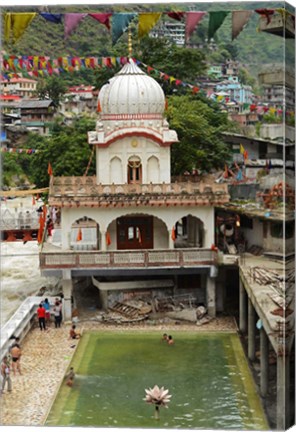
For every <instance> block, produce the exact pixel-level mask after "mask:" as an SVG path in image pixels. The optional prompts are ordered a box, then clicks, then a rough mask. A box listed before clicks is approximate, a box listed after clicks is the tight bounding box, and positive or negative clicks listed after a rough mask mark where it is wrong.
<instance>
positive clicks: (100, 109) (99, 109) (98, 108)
mask: <svg viewBox="0 0 296 432" xmlns="http://www.w3.org/2000/svg"><path fill="white" fill-rule="evenodd" d="M101 111H102V108H101V104H100V99H98V106H97V112H101Z"/></svg>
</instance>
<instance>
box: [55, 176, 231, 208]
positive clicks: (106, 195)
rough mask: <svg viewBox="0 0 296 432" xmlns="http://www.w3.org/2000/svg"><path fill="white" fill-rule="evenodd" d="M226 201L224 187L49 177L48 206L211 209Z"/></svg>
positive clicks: (226, 193)
mask: <svg viewBox="0 0 296 432" xmlns="http://www.w3.org/2000/svg"><path fill="white" fill-rule="evenodd" d="M228 201H229V195H228V189H227V184H223V183H222V184H217V183H211V184H207V183H192V182H184V183H161V184H153V183H149V184H127V183H125V184H120V185H117V184H110V185H102V184H97V183H96V177H87V176H85V177H52V178H51V182H50V190H49V204H50V205H52V206H62V207H75V206H77V207H79V206H83V207H94V206H99V207H108V206H110V205H111V206H121V207H122V206H125V205H128V206H130V205H134V206H137V205H150V206H153V205H157V206H161V205H166V206H168V205H172V206H174V205H197V204H198V205H215V204H223V203H225V202H228Z"/></svg>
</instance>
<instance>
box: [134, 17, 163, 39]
mask: <svg viewBox="0 0 296 432" xmlns="http://www.w3.org/2000/svg"><path fill="white" fill-rule="evenodd" d="M160 17H161V13H139V27H138V37H139V39H140V38H142V37H143V36H145V35H146V34H147V33H149V31H150V30H151V29H152V27H154V26H155V24H156V23H157V21H158V20H159V18H160Z"/></svg>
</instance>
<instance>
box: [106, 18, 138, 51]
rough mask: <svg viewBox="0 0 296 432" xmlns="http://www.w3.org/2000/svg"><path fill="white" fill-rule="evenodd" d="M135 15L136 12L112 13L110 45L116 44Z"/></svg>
mask: <svg viewBox="0 0 296 432" xmlns="http://www.w3.org/2000/svg"><path fill="white" fill-rule="evenodd" d="M136 15H137V14H135V13H132V12H128V13H115V14H113V15H112V45H114V44H116V42H117V41H118V39H119V38H120V36H121V35H122V34H123V33H124V32H125V31H126V30H127V29H128V26H129V24H130V22H131V21H132V20H133V19H134V18H135V16H136Z"/></svg>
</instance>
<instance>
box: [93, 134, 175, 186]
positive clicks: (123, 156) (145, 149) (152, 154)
mask: <svg viewBox="0 0 296 432" xmlns="http://www.w3.org/2000/svg"><path fill="white" fill-rule="evenodd" d="M135 143H137V145H136V146H135ZM132 144H133V145H132ZM131 156H138V157H139V158H140V159H141V161H142V183H144V184H147V183H150V182H152V183H155V184H156V183H163V182H164V183H170V181H171V163H170V147H161V146H160V145H159V144H157V143H155V142H154V141H152V140H151V139H148V138H144V137H136V138H135V137H126V138H123V139H120V140H118V141H116V142H114V143H113V144H111V145H110V146H109V147H106V148H103V147H99V146H97V149H96V169H97V184H99V183H101V184H110V183H113V182H114V183H115V184H116V183H117V184H122V183H127V164H128V159H129V158H130V157H131ZM120 172H121V173H122V174H120Z"/></svg>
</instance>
